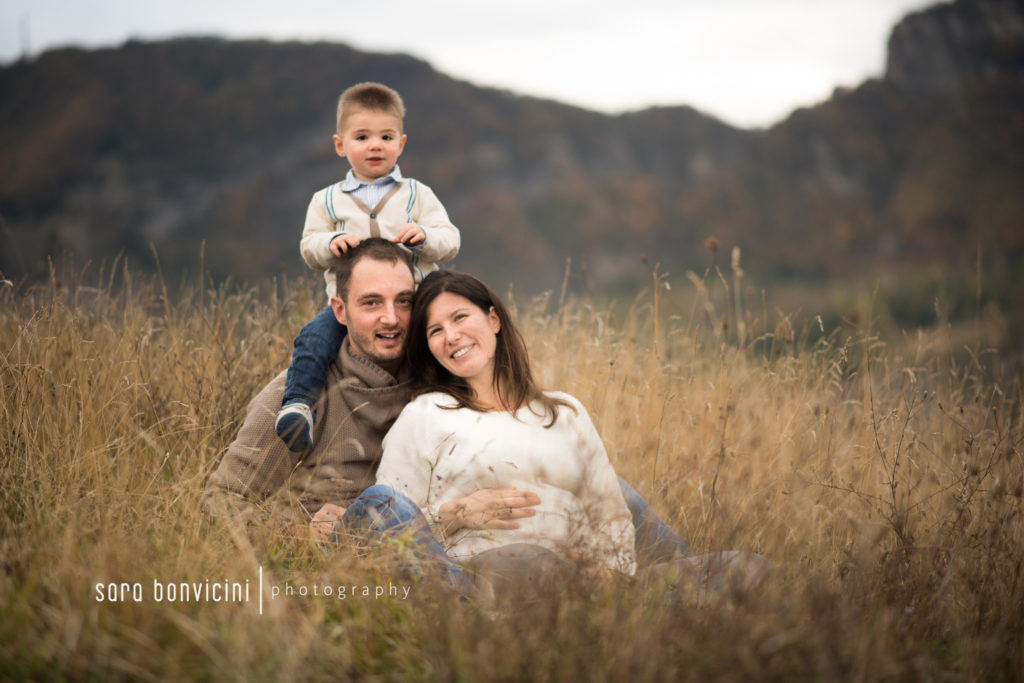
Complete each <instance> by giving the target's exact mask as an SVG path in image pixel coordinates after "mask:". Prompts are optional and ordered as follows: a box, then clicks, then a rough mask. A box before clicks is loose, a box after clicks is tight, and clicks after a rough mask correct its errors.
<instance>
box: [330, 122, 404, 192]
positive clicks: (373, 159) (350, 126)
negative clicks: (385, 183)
mask: <svg viewBox="0 0 1024 683" xmlns="http://www.w3.org/2000/svg"><path fill="white" fill-rule="evenodd" d="M403 147H405V135H403V134H402V119H400V118H398V117H397V116H395V115H394V114H389V113H388V112H386V111H374V110H372V109H364V108H362V107H359V108H356V109H355V110H354V111H352V112H351V113H349V115H348V116H346V117H345V123H344V127H343V129H342V131H341V133H340V134H338V135H335V136H334V149H335V151H336V152H337V153H338V156H343V157H347V158H348V162H349V163H350V164H352V173H353V174H354V175H355V177H356V178H359V179H360V180H365V181H367V182H373V181H374V180H377V179H378V178H383V177H384V176H386V175H387V174H389V173H391V169H393V168H394V167H395V164H396V163H397V162H398V157H399V156H400V155H401V154H402V148H403Z"/></svg>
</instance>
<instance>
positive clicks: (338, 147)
mask: <svg viewBox="0 0 1024 683" xmlns="http://www.w3.org/2000/svg"><path fill="white" fill-rule="evenodd" d="M402 137H403V138H405V136H404V135H403V136H402ZM332 139H333V140H334V151H335V152H337V153H338V156H339V157H343V156H345V141H344V140H342V139H341V136H340V135H338V134H337V133H335V134H334V135H333V136H332ZM402 144H403V145H405V142H404V140H403V142H402ZM399 154H401V152H399Z"/></svg>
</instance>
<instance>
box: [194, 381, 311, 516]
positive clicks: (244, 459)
mask: <svg viewBox="0 0 1024 683" xmlns="http://www.w3.org/2000/svg"><path fill="white" fill-rule="evenodd" d="M284 380H285V373H284V372H282V373H281V374H279V375H278V376H277V377H275V378H274V379H273V380H272V381H271V382H270V384H268V385H267V386H266V387H264V388H263V390H262V391H261V392H260V393H259V394H257V395H256V397H255V398H253V399H252V401H250V402H249V407H248V408H247V409H246V414H245V421H244V422H243V423H242V427H241V429H239V431H238V436H237V437H236V438H235V440H234V441H232V442H231V445H230V446H228V450H227V451H226V452H225V453H224V457H223V458H222V459H221V462H220V466H219V467H218V468H217V470H216V471H215V472H214V473H213V474H212V475H211V476H210V480H209V482H208V484H207V487H206V491H205V492H204V495H203V506H204V507H205V508H206V510H207V511H208V512H210V513H211V514H213V515H214V516H219V517H223V516H230V517H231V518H232V519H234V520H236V521H241V522H248V521H249V520H251V519H253V518H254V517H257V516H261V517H265V516H266V515H267V514H268V513H267V510H266V508H265V506H261V505H260V503H261V502H262V501H263V500H265V499H266V498H267V497H268V496H270V495H271V494H273V493H275V492H276V491H277V490H278V489H280V488H281V486H283V485H284V483H285V481H286V480H287V478H288V475H289V474H290V473H291V471H292V470H293V469H294V467H295V463H296V461H297V458H298V456H299V454H295V453H292V452H291V451H289V450H288V447H287V446H286V445H285V443H284V442H283V441H282V440H281V439H279V438H278V437H277V433H276V432H275V431H274V420H275V417H276V414H277V409H278V408H280V406H281V396H282V395H283V394H284Z"/></svg>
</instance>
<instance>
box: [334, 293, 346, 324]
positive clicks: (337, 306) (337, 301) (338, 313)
mask: <svg viewBox="0 0 1024 683" xmlns="http://www.w3.org/2000/svg"><path fill="white" fill-rule="evenodd" d="M331 310H332V311H334V317H335V318H336V319H337V320H338V322H339V323H341V324H342V325H348V318H347V317H346V316H345V302H344V301H342V300H341V297H337V296H332V297H331Z"/></svg>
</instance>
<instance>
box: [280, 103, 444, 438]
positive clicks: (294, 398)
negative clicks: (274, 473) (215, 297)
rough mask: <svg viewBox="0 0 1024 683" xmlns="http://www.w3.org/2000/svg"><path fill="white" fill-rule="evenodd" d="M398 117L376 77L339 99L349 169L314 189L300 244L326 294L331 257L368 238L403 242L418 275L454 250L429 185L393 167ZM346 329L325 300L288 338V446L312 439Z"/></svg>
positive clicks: (341, 144)
mask: <svg viewBox="0 0 1024 683" xmlns="http://www.w3.org/2000/svg"><path fill="white" fill-rule="evenodd" d="M404 117H405V105H404V104H403V103H402V98H401V97H400V96H399V94H398V93H397V92H395V91H394V90H392V89H391V88H389V87H387V86H385V85H381V84H380V83H360V84H358V85H354V86H352V87H351V88H349V89H348V90H346V91H345V92H343V93H342V94H341V97H340V98H339V99H338V125H337V133H335V135H334V149H335V151H337V153H338V156H340V157H345V158H346V159H348V162H349V164H351V166H352V168H351V169H350V170H349V172H348V175H347V176H346V177H345V180H343V181H342V182H340V183H335V184H334V185H331V186H329V187H326V188H324V189H322V190H320V191H319V192H317V193H316V194H314V195H313V199H312V200H310V202H309V209H308V210H307V211H306V225H305V227H304V228H303V230H302V242H301V244H300V250H301V251H302V258H303V259H304V260H305V261H306V263H307V264H308V265H309V266H310V267H311V268H315V269H317V270H324V271H326V273H324V279H325V281H326V283H327V287H326V289H327V298H328V301H330V298H331V297H332V296H335V295H336V292H335V275H334V266H335V264H336V259H337V258H340V257H341V255H342V254H343V253H346V252H347V251H348V249H349V248H350V247H353V246H355V245H357V244H359V242H360V240H362V239H365V238H367V237H383V238H385V239H390V240H391V241H392V242H397V243H399V244H404V245H405V246H407V247H409V249H410V250H411V251H412V254H413V263H414V265H415V266H416V268H415V270H416V276H417V282H419V280H422V279H423V276H424V275H426V273H429V272H431V271H433V270H437V265H436V264H437V263H439V262H444V261H450V260H451V259H453V258H455V255H456V254H457V253H458V251H459V243H460V238H459V230H458V228H456V227H455V226H454V225H452V223H451V221H450V220H449V219H448V214H447V212H446V211H445V209H444V206H442V205H441V202H440V201H438V199H437V197H436V196H435V195H434V193H433V191H432V190H431V189H430V188H429V187H427V186H426V185H424V184H423V183H419V182H417V181H415V180H413V179H412V178H405V177H403V176H402V173H401V171H399V170H398V164H397V162H398V157H399V155H401V154H402V149H403V148H404V147H405V139H406V137H405V134H404V133H403V132H402V120H403V118H404ZM346 333H347V330H346V329H345V327H344V326H342V325H341V324H340V323H338V321H337V320H336V319H335V317H334V313H333V311H331V308H330V306H328V307H327V308H326V309H325V310H324V311H322V312H321V313H320V314H319V315H317V316H316V317H315V318H313V320H311V321H310V322H309V323H308V324H307V325H306V326H305V327H303V328H302V331H301V332H300V333H299V336H298V337H296V339H295V350H294V352H293V353H292V363H291V365H290V366H289V368H288V375H287V379H286V385H285V392H284V398H283V399H282V401H281V411H280V412H279V413H278V414H277V422H276V424H275V427H276V430H277V434H278V436H280V437H281V438H282V439H283V440H284V441H285V443H287V444H288V447H289V448H290V449H291V450H292V451H295V452H301V451H304V450H306V449H308V448H311V447H312V445H313V441H312V432H313V422H314V420H315V419H316V417H315V414H314V412H313V407H314V406H315V405H316V402H317V400H318V399H319V398H320V392H321V390H322V389H323V386H324V383H325V382H326V381H327V368H328V367H329V366H330V364H331V361H332V360H334V357H335V356H336V355H338V349H339V348H340V347H341V343H342V341H343V340H344V338H345V335H346Z"/></svg>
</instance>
